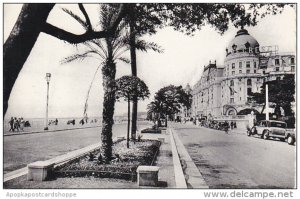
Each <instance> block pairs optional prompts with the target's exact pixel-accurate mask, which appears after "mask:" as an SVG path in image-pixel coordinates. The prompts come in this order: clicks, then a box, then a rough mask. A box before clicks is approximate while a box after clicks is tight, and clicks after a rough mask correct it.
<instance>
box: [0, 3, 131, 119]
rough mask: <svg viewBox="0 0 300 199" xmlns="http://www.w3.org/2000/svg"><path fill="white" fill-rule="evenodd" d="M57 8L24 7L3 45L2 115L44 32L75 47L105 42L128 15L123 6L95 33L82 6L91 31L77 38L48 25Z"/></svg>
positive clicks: (44, 4) (80, 5)
mask: <svg viewBox="0 0 300 199" xmlns="http://www.w3.org/2000/svg"><path fill="white" fill-rule="evenodd" d="M54 6H55V4H53V3H29V4H24V5H23V7H22V9H21V12H20V14H19V17H18V19H17V21H16V23H15V25H14V27H13V29H12V31H11V33H10V35H9V37H8V39H7V40H6V41H5V43H4V46H3V77H4V78H3V87H4V88H3V115H5V113H6V111H7V107H8V100H9V96H10V93H11V91H12V88H13V86H14V84H15V81H16V80H17V78H18V75H19V73H20V71H21V69H22V67H23V65H24V63H25V61H26V60H27V58H28V56H29V54H30V52H31V50H32V48H33V46H34V44H35V42H36V41H37V38H38V37H39V35H40V33H41V32H43V33H46V34H48V35H51V36H53V37H56V38H58V39H60V40H63V41H66V42H69V43H72V44H78V43H82V42H85V41H88V40H92V39H96V38H106V37H109V36H113V34H114V32H115V30H116V29H117V27H118V25H119V23H120V22H121V20H122V19H123V17H124V16H125V13H126V11H125V10H126V8H125V5H124V4H120V6H119V9H118V11H116V13H117V14H116V15H115V17H114V19H113V22H112V23H111V25H110V27H108V28H107V29H106V30H101V31H95V30H93V28H92V26H91V24H90V19H89V16H88V14H87V12H86V10H85V9H84V7H83V5H82V4H79V8H80V10H81V12H82V13H83V15H84V17H85V19H86V20H85V21H82V22H85V23H86V24H88V28H87V29H86V31H85V33H83V34H81V35H76V34H73V33H71V32H68V31H65V30H64V29H61V28H58V27H56V26H54V25H52V24H49V23H48V22H47V18H48V16H49V14H50V12H51V10H52V9H53V7H54Z"/></svg>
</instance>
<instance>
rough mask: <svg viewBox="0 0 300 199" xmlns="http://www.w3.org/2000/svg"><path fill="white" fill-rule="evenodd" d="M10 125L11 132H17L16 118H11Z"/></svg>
mask: <svg viewBox="0 0 300 199" xmlns="http://www.w3.org/2000/svg"><path fill="white" fill-rule="evenodd" d="M8 123H9V126H10V129H9V131H12V132H14V131H15V129H14V118H13V117H11V118H10V120H9V122H8Z"/></svg>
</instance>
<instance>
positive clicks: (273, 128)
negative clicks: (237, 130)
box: [247, 120, 296, 145]
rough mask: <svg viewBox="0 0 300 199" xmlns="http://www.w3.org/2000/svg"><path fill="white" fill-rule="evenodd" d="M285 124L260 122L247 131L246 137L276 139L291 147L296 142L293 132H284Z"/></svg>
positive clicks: (280, 122)
mask: <svg viewBox="0 0 300 199" xmlns="http://www.w3.org/2000/svg"><path fill="white" fill-rule="evenodd" d="M286 127H287V124H286V123H285V122H282V121H277V120H262V121H260V122H258V123H257V125H255V126H254V127H252V128H251V129H248V130H247V135H248V136H251V135H259V136H260V137H261V138H263V139H269V138H278V139H280V140H281V141H285V140H287V143H288V144H290V145H293V144H294V143H295V141H296V139H295V133H294V131H287V130H286Z"/></svg>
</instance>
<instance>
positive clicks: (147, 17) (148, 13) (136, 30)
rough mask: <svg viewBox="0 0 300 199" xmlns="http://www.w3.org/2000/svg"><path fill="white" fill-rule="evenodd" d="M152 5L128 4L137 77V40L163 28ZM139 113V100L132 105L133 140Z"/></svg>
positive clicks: (126, 19) (134, 69)
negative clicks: (158, 28)
mask: <svg viewBox="0 0 300 199" xmlns="http://www.w3.org/2000/svg"><path fill="white" fill-rule="evenodd" d="M151 6H154V5H152V4H139V3H131V4H127V8H128V11H129V13H128V15H127V17H126V18H125V21H126V22H127V24H128V26H129V31H130V38H129V46H130V59H131V74H132V75H133V76H137V56H136V46H137V45H138V41H137V39H138V38H140V37H142V36H143V35H144V34H147V33H148V34H153V33H155V32H156V28H157V27H161V25H162V21H160V19H159V18H158V15H157V11H158V10H156V12H154V11H155V9H156V8H155V7H152V8H151ZM137 111H138V100H137V99H133V105H132V124H131V138H132V139H134V140H135V139H136V129H137V128H136V127H137Z"/></svg>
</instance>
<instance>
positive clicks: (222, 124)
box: [217, 122, 228, 131]
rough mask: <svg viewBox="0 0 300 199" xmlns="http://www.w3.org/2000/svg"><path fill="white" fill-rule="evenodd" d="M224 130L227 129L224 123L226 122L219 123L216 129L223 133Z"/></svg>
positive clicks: (226, 124)
mask: <svg viewBox="0 0 300 199" xmlns="http://www.w3.org/2000/svg"><path fill="white" fill-rule="evenodd" d="M225 128H228V123H226V122H219V123H218V127H217V129H218V130H221V131H224V130H225Z"/></svg>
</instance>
